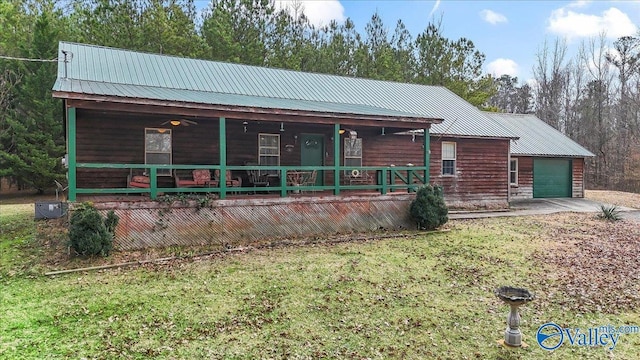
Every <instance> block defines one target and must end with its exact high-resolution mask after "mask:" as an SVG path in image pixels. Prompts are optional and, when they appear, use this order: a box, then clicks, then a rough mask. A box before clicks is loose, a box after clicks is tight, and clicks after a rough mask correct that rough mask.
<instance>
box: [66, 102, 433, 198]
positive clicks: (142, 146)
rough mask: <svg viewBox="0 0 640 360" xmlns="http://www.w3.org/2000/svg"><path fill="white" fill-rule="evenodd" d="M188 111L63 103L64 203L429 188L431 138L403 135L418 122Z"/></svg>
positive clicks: (98, 103)
mask: <svg viewBox="0 0 640 360" xmlns="http://www.w3.org/2000/svg"><path fill="white" fill-rule="evenodd" d="M74 105H77V106H74ZM114 108H115V109H114ZM106 109H109V111H108V112H107V111H106ZM114 110H115V111H114ZM182 110H183V111H181V112H180V113H176V112H177V110H176V109H175V108H168V107H167V108H158V107H149V106H140V105H130V104H126V105H125V104H104V103H101V102H86V101H83V102H78V101H76V100H67V118H66V126H67V145H68V155H67V156H68V161H67V163H68V168H69V172H68V179H69V190H68V199H69V200H70V201H77V200H78V196H79V195H80V196H81V197H83V196H84V195H101V194H102V195H104V194H110V195H131V196H133V195H136V194H146V195H148V197H149V198H150V199H151V200H156V199H158V196H159V195H160V194H176V193H198V194H213V195H215V196H214V197H215V198H217V199H220V200H224V199H227V198H229V195H244V196H246V197H253V196H255V195H256V194H269V195H271V196H274V195H277V196H279V197H282V198H285V197H290V196H299V194H304V193H311V194H313V195H314V196H328V195H331V196H340V195H341V194H344V193H345V192H347V193H353V192H354V191H355V192H358V193H362V192H367V193H370V194H372V193H377V194H380V195H385V194H388V193H393V192H405V193H406V192H412V191H414V190H415V189H416V188H417V187H418V186H420V185H422V184H427V183H429V167H428V164H429V136H422V134H421V133H419V134H414V135H406V132H407V130H409V129H410V128H413V127H415V126H416V125H417V124H416V123H414V122H401V121H398V120H397V119H393V118H382V119H381V118H380V117H377V116H375V117H373V116H372V118H371V119H368V117H367V118H366V119H361V118H360V119H349V118H344V119H335V118H327V117H326V116H311V115H309V114H308V115H307V116H304V117H302V116H299V115H297V114H290V115H289V116H284V115H283V116H277V117H276V116H274V115H273V114H261V115H256V114H249V113H246V112H240V113H238V112H236V113H230V114H225V115H231V116H232V117H229V116H226V117H223V116H217V117H216V116H212V115H214V114H216V113H219V111H204V110H194V109H182ZM274 117H275V118H277V120H278V121H274V120H275V119H274ZM174 122H175V124H173V123H174ZM185 125H187V126H185ZM421 125H422V126H423V127H424V126H425V124H424V123H423V124H421ZM426 125H427V126H428V124H426ZM423 130H424V132H425V133H427V134H428V128H426V129H424V128H423ZM399 132H404V133H405V135H398V134H396V133H399ZM425 164H427V165H426V166H425ZM203 174H204V179H197V177H198V176H202V175H203ZM233 198H236V196H234V197H233Z"/></svg>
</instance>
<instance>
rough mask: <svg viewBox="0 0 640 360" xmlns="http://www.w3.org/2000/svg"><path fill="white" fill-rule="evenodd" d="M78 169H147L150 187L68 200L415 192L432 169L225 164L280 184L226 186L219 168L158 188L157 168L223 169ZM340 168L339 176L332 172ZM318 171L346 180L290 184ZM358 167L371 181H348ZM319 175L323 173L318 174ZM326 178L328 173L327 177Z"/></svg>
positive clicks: (110, 166)
mask: <svg viewBox="0 0 640 360" xmlns="http://www.w3.org/2000/svg"><path fill="white" fill-rule="evenodd" d="M76 167H77V168H82V169H124V170H130V169H139V170H145V171H146V173H147V176H148V177H149V180H150V182H149V187H148V188H130V187H124V188H78V187H76V188H75V189H72V188H70V189H69V200H70V201H75V197H76V194H132V193H148V194H149V196H150V197H151V199H153V200H155V199H157V197H158V193H184V192H189V193H216V194H218V195H219V197H220V199H224V198H226V195H227V194H228V193H251V192H255V191H256V190H259V191H268V192H277V193H279V194H280V196H281V197H287V196H289V194H290V193H292V192H293V191H298V190H299V191H326V190H332V191H333V192H334V194H340V191H341V190H375V191H377V192H379V193H380V194H387V193H389V192H394V191H398V190H405V191H408V192H413V191H416V189H417V188H418V187H420V186H422V185H424V184H425V183H426V182H427V181H428V180H427V179H428V178H429V177H428V174H426V173H425V171H429V170H428V169H425V168H424V167H421V166H357V167H354V166H340V167H335V166H254V165H246V166H229V165H227V166H225V167H224V169H226V170H231V171H234V172H239V171H244V172H246V170H259V171H261V172H263V171H264V172H269V171H270V172H274V171H275V172H277V174H279V179H280V184H279V185H278V186H262V187H259V188H255V187H254V186H253V185H250V184H243V185H242V186H241V187H227V185H226V180H228V179H226V178H225V177H226V172H225V171H219V173H220V179H219V182H218V186H216V187H189V188H181V187H159V186H158V170H159V169H170V170H171V172H175V171H176V170H197V169H206V170H209V171H210V172H211V173H212V174H213V173H214V171H215V170H220V169H221V166H220V165H150V164H104V163H78V164H76ZM336 169H338V171H339V172H340V175H339V177H338V176H334V175H333V173H334V172H335V171H336ZM314 170H315V171H317V172H318V174H332V176H331V177H330V178H331V179H336V178H340V179H347V181H346V182H345V181H340V182H339V183H337V184H332V185H291V184H287V181H286V179H287V173H288V172H293V171H308V172H311V171H314ZM353 170H357V171H358V172H360V174H363V173H364V172H366V173H368V174H369V176H371V177H372V179H373V181H372V182H371V183H367V182H362V183H360V182H355V183H353V182H351V183H349V182H348V175H349V174H350V173H351V172H352V171H353ZM318 177H320V175H318ZM325 177H326V176H325ZM123 182H124V179H123Z"/></svg>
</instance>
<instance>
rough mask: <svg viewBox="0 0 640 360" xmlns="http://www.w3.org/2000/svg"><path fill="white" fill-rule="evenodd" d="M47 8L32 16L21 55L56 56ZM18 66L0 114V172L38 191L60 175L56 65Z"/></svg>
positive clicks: (59, 177)
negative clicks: (1, 120)
mask: <svg viewBox="0 0 640 360" xmlns="http://www.w3.org/2000/svg"><path fill="white" fill-rule="evenodd" d="M50 9H51V8H49V9H46V8H45V9H43V10H42V12H41V13H40V14H39V15H38V16H37V18H36V21H35V24H34V31H33V38H32V41H31V42H30V43H29V44H26V46H25V47H24V48H23V49H21V50H22V55H23V56H25V57H29V58H37V59H53V58H55V57H56V56H57V43H58V38H57V37H58V31H57V30H56V29H55V27H54V25H53V24H52V20H51V18H52V17H53V13H52V11H51V10H50ZM17 66H18V68H19V70H18V71H19V73H20V74H21V77H22V83H21V86H19V87H18V88H17V91H16V93H15V99H14V100H13V101H12V105H11V106H10V107H9V108H8V109H7V111H6V113H5V114H4V119H5V120H4V123H3V127H4V129H3V130H4V131H3V132H2V134H1V135H0V144H2V147H1V148H0V176H9V177H13V178H14V179H16V180H17V181H18V183H19V184H22V185H25V186H28V187H32V188H34V189H37V190H38V191H39V192H41V193H42V192H44V190H45V189H47V188H50V187H52V186H53V185H54V180H56V179H58V180H59V179H61V178H63V177H64V172H63V171H64V170H63V168H62V166H61V163H60V158H61V157H62V155H63V154H64V143H63V136H62V107H61V106H60V102H59V101H58V100H55V99H53V98H52V97H51V86H52V85H53V83H54V81H55V76H56V64H55V63H54V62H23V63H19V64H18V65H17Z"/></svg>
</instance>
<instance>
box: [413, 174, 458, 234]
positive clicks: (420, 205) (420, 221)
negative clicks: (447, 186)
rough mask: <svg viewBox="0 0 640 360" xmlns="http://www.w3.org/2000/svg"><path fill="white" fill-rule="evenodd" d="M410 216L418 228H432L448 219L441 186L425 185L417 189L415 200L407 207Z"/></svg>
mask: <svg viewBox="0 0 640 360" xmlns="http://www.w3.org/2000/svg"><path fill="white" fill-rule="evenodd" d="M409 212H410V214H411V218H412V219H413V220H414V221H415V222H416V223H417V225H418V229H422V230H434V229H437V228H438V227H439V226H441V225H442V224H444V223H446V222H447V220H449V219H448V217H447V214H448V213H449V210H448V209H447V205H445V203H444V195H443V194H442V188H441V187H438V186H435V187H434V186H431V185H426V186H423V187H421V188H420V189H418V192H417V194H416V198H415V200H413V201H412V202H411V206H410V207H409Z"/></svg>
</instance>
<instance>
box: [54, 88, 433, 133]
mask: <svg viewBox="0 0 640 360" xmlns="http://www.w3.org/2000/svg"><path fill="white" fill-rule="evenodd" d="M52 94H53V97H54V98H59V99H65V100H78V101H89V102H97V103H118V104H123V105H149V106H161V107H173V108H181V109H196V110H210V111H224V112H232V113H238V114H268V115H279V116H282V115H285V116H305V117H315V118H323V119H340V120H341V121H340V123H344V124H347V125H349V120H367V121H377V122H381V123H389V122H391V123H393V125H394V126H398V127H406V128H411V127H416V126H417V125H420V126H424V127H426V128H429V127H430V126H431V124H439V123H441V122H442V121H443V119H437V118H427V117H418V116H416V117H410V116H389V115H368V114H353V113H340V112H320V111H307V110H292V109H279V108H263V107H247V106H230V105H220V104H205V103H192V102H182V101H168V100H157V99H147V98H130V97H126V98H125V97H118V96H106V95H92V94H83V93H76V92H67V91H53V93H52ZM283 120H284V119H283ZM354 125H357V124H354Z"/></svg>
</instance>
